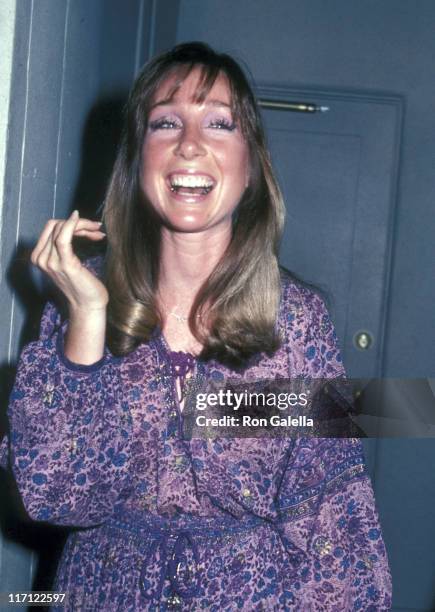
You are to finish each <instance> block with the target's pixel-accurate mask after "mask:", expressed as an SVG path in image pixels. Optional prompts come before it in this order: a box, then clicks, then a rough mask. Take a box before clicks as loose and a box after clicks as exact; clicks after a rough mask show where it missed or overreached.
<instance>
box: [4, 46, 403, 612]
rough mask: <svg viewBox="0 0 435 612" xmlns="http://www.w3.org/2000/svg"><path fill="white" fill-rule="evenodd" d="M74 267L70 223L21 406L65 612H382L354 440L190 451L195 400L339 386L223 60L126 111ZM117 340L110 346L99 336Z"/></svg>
mask: <svg viewBox="0 0 435 612" xmlns="http://www.w3.org/2000/svg"><path fill="white" fill-rule="evenodd" d="M103 219H104V221H105V226H106V228H107V238H108V248H107V254H106V257H105V259H104V261H103V260H102V259H101V258H94V259H91V260H88V261H86V262H85V263H84V265H82V264H81V262H80V261H79V260H78V258H77V257H76V256H75V255H74V252H73V250H72V247H71V242H72V238H73V237H74V236H85V237H87V238H89V239H91V240H101V238H102V237H103V236H104V234H103V233H102V232H101V230H100V225H99V224H96V223H95V222H92V221H89V220H86V219H79V217H78V215H77V213H73V214H72V215H71V217H70V218H69V219H68V220H66V221H62V220H52V221H49V222H48V223H47V225H46V227H45V229H44V231H43V233H42V234H41V237H40V239H39V241H38V244H37V245H36V247H35V249H34V251H33V253H32V262H33V263H34V264H35V265H37V266H39V267H40V268H41V269H42V270H44V271H45V272H46V273H47V274H48V275H49V276H50V277H51V278H52V279H53V281H54V282H55V283H56V285H57V286H58V287H59V288H60V289H61V290H62V292H63V295H64V296H65V298H66V304H67V308H68V313H67V318H64V317H63V316H62V315H61V314H60V312H59V311H58V310H57V309H56V307H55V306H54V304H52V303H49V304H48V305H47V307H46V309H45V312H44V315H43V319H42V323H41V335H40V339H39V340H38V341H37V342H33V343H31V344H29V345H28V346H26V347H25V348H24V350H23V353H22V355H21V358H20V363H19V368H18V374H17V379H16V383H15V387H14V390H13V392H12V395H11V402H10V408H9V419H10V426H11V436H10V464H11V467H12V469H13V471H14V474H15V477H16V480H17V483H18V486H19V489H20V491H21V494H22V497H23V500H24V503H25V505H26V508H27V511H28V512H29V514H30V516H31V517H32V518H34V519H35V520H39V521H48V522H51V523H55V524H61V525H70V526H74V527H76V528H81V529H75V530H74V531H72V533H71V535H70V536H69V539H68V542H67V545H66V548H65V550H64V553H63V556H62V559H61V562H60V566H59V569H58V573H57V577H56V584H55V587H54V588H55V590H56V591H61V592H66V593H68V599H67V603H66V609H68V610H92V611H94V610H167V609H180V610H201V609H202V610H215V611H217V610H219V611H221V610H249V611H252V610H303V611H306V610H316V611H318V610H325V611H333V610H340V611H342V610H373V611H374V610H376V611H379V610H388V609H389V608H390V604H391V578H390V573H389V568H388V561H387V556H386V551H385V546H384V543H383V540H382V536H381V532H380V526H379V520H378V515H377V512H376V508H375V502H374V499H373V492H372V487H371V483H370V480H369V477H368V475H367V473H366V470H365V464H364V457H363V453H362V447H361V444H360V442H359V441H358V440H357V439H354V438H351V439H337V438H333V439H323V438H298V439H292V440H289V439H286V438H285V437H281V438H261V437H260V438H258V437H257V438H234V437H233V438H231V437H228V438H219V437H217V438H213V439H207V438H204V437H196V438H192V439H190V440H189V439H184V437H183V435H182V425H183V413H182V410H183V408H184V400H185V397H186V393H187V389H186V388H187V386H188V384H189V382H190V383H192V381H195V380H199V379H201V380H212V381H220V382H221V381H224V380H226V379H227V378H231V379H232V380H236V381H237V380H238V381H240V382H246V381H255V380H260V379H276V378H284V379H285V378H290V377H301V378H321V377H323V378H332V377H337V376H340V375H343V372H344V370H343V367H342V364H341V358H340V354H339V349H338V345H337V340H336V336H335V332H334V329H333V326H332V323H331V320H330V318H329V316H328V313H327V310H326V308H325V305H324V303H323V301H322V300H321V299H320V298H319V297H318V296H317V295H316V294H315V293H313V292H312V291H310V290H308V289H307V288H305V287H303V286H301V285H300V284H298V283H296V282H295V281H294V280H292V278H291V277H290V276H289V275H287V274H286V273H284V271H282V270H281V271H280V269H279V267H278V263H277V251H278V242H279V238H280V234H281V230H282V225H283V204H282V201H281V197H280V193H279V189H278V187H277V184H276V182H275V179H274V177H273V173H272V170H271V167H270V163H269V158H268V154H267V151H266V148H265V144H264V138H263V132H262V128H261V124H260V119H259V115H258V111H257V107H256V104H255V100H254V98H253V95H252V92H251V90H250V88H249V85H248V83H247V81H246V78H245V77H244V75H243V73H242V71H241V69H240V68H239V66H238V65H237V64H236V63H235V62H234V60H232V59H231V58H230V57H228V56H226V55H222V54H217V53H215V52H214V51H213V50H211V49H210V48H209V47H208V46H206V45H203V44H200V43H188V44H184V45H179V46H177V47H175V48H174V49H173V50H172V51H170V52H168V53H166V54H164V55H162V56H159V57H158V58H156V59H154V60H153V61H151V62H150V63H149V64H148V65H146V66H145V68H144V69H143V71H142V73H141V74H140V75H139V77H138V79H137V81H136V83H135V85H134V87H133V90H132V93H131V95H130V98H129V101H128V104H127V108H126V117H125V129H124V133H123V138H122V143H121V147H120V150H119V154H118V157H117V160H116V163H115V168H114V172H113V176H112V180H111V184H110V187H109V191H108V196H107V199H106V203H105V209H104V214H103ZM106 329H107V332H106Z"/></svg>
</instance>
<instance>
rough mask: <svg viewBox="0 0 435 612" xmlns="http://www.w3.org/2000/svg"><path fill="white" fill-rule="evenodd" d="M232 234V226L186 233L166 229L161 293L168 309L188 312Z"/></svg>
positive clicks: (161, 265) (161, 261)
mask: <svg viewBox="0 0 435 612" xmlns="http://www.w3.org/2000/svg"><path fill="white" fill-rule="evenodd" d="M230 238H231V228H230V227H226V226H225V227H223V228H222V229H220V228H219V230H217V231H215V232H210V233H207V232H197V233H192V234H188V233H183V232H171V231H169V230H167V229H166V228H163V229H162V240H161V251H160V267H159V294H160V296H161V299H162V300H163V302H164V304H165V306H166V308H167V309H172V308H175V307H177V308H178V310H179V311H180V312H183V313H186V312H188V310H189V309H190V306H191V305H192V302H193V300H194V299H195V296H196V294H197V292H198V290H199V288H200V287H201V285H202V284H203V282H204V281H205V280H206V279H207V278H208V276H209V275H210V273H211V272H212V271H213V269H214V267H215V266H216V264H217V262H218V261H219V259H220V257H221V256H222V254H223V253H224V251H225V249H226V247H227V245H228V243H229V241H230Z"/></svg>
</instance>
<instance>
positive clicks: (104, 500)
mask: <svg viewBox="0 0 435 612" xmlns="http://www.w3.org/2000/svg"><path fill="white" fill-rule="evenodd" d="M66 328H67V321H64V322H62V321H61V316H60V314H59V312H58V310H57V308H56V307H55V305H54V304H53V303H51V302H48V303H47V305H46V307H45V309H44V313H43V316H42V320H41V326H40V336H39V339H38V340H37V341H35V342H31V343H29V344H27V345H26V346H25V347H24V349H23V351H22V353H21V355H20V359H19V363H18V370H17V375H16V379H15V384H14V387H13V390H12V393H11V396H10V402H9V407H8V418H9V430H10V431H9V439H8V440H4V441H3V444H2V446H1V449H2V453H3V455H2V464H3V466H4V467H7V466H8V467H10V468H11V470H12V472H13V474H14V476H15V479H16V482H17V485H18V489H19V491H20V494H21V496H22V499H23V502H24V506H25V508H26V510H27V512H28V514H29V515H30V517H31V518H32V519H34V520H37V521H48V522H50V523H54V524H59V525H75V526H90V525H94V524H97V523H100V522H103V521H104V520H105V518H106V517H108V516H109V515H110V514H111V513H112V512H113V509H114V506H115V504H116V503H117V502H118V501H119V500H120V498H121V497H122V493H123V490H124V488H125V485H126V482H127V477H128V458H129V440H130V439H131V436H130V435H129V430H130V427H131V418H130V415H129V412H128V404H127V403H126V402H124V401H123V399H122V395H121V389H122V387H121V385H120V379H119V376H120V375H119V359H118V358H116V357H114V356H113V355H112V354H111V353H110V351H109V350H108V349H107V347H106V348H105V353H104V355H103V357H102V358H101V359H100V360H99V361H98V362H96V363H94V364H91V365H80V364H76V363H73V362H71V361H69V360H68V359H67V357H66V356H65V354H64V350H63V342H64V334H65V331H66Z"/></svg>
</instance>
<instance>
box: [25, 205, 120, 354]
mask: <svg viewBox="0 0 435 612" xmlns="http://www.w3.org/2000/svg"><path fill="white" fill-rule="evenodd" d="M100 225H101V224H100V223H99V222H97V221H90V220H89V219H80V218H79V214H78V211H74V212H73V213H72V214H71V216H70V217H69V218H68V219H66V220H64V219H50V221H48V222H47V223H46V225H45V227H44V229H43V231H42V234H41V236H40V238H39V240H38V242H37V244H36V246H35V248H34V249H33V251H32V254H31V256H30V259H31V262H32V263H33V264H34V265H35V266H38V268H40V269H41V270H42V271H43V272H45V273H46V274H47V275H48V276H49V277H50V278H51V279H52V281H53V282H54V283H55V284H56V285H57V286H58V287H59V289H60V290H61V291H62V292H63V294H64V295H65V297H66V299H67V302H68V309H69V321H68V329H67V334H66V338H65V345H64V352H65V356H66V357H67V358H68V359H69V360H70V361H73V362H75V363H80V364H83V365H89V364H93V363H95V362H97V361H98V360H99V359H100V358H101V357H102V356H103V353H104V341H105V330H106V310H107V303H108V301H109V294H108V292H107V289H106V287H105V286H104V284H103V283H102V282H101V281H100V280H99V279H98V278H97V277H96V276H95V275H94V274H93V273H92V272H90V271H89V270H87V269H86V268H85V267H84V266H83V265H82V263H81V262H80V259H79V258H78V257H77V255H75V254H74V251H73V248H72V239H73V237H74V236H84V237H86V238H89V239H90V240H101V239H102V238H104V236H105V234H104V233H103V232H102V231H100V229H99V228H100Z"/></svg>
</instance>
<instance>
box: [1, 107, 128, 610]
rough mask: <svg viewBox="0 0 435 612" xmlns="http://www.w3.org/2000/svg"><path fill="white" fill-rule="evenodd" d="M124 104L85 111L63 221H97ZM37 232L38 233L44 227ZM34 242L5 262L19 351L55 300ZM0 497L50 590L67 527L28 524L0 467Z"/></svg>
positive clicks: (4, 371)
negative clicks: (17, 317) (35, 258)
mask: <svg viewBox="0 0 435 612" xmlns="http://www.w3.org/2000/svg"><path fill="white" fill-rule="evenodd" d="M124 103H125V97H124V98H122V97H121V96H120V97H118V98H113V99H109V100H103V101H102V102H100V103H98V104H97V105H96V106H95V107H94V108H93V109H92V110H91V112H90V113H89V116H88V119H87V121H86V127H85V132H84V135H83V144H82V151H81V166H80V173H79V179H78V181H77V185H76V188H75V191H74V195H73V197H72V200H71V202H70V203H69V206H68V208H69V211H70V212H67V211H65V212H62V213H60V214H59V216H61V215H62V216H63V217H66V216H68V215H69V214H70V213H71V211H72V210H74V209H76V208H77V209H78V210H79V212H80V216H81V217H86V218H89V219H96V218H99V214H100V212H101V211H100V210H98V209H99V208H100V207H101V206H102V203H103V201H104V196H105V191H106V188H107V184H108V180H109V177H110V173H111V170H112V167H113V163H114V161H115V156H116V153H117V146H118V143H119V140H120V135H121V125H122V113H123V105H124ZM40 230H41V231H42V228H40ZM36 240H37V237H35V242H34V243H33V244H29V243H24V242H20V243H19V244H18V247H17V249H16V251H15V253H13V255H12V257H11V259H10V261H9V262H8V264H7V275H6V276H7V280H8V283H9V286H10V287H11V289H12V290H13V292H14V295H15V298H16V300H17V301H18V302H19V304H20V308H21V310H22V311H23V313H24V320H25V323H24V325H23V327H22V330H21V333H20V340H19V347H20V350H21V349H22V347H23V346H24V345H25V344H27V343H29V342H31V341H32V340H35V339H36V338H37V337H38V333H39V321H40V318H41V314H42V310H43V307H44V304H45V303H46V301H47V300H48V299H58V298H59V292H57V291H56V288H55V287H54V285H53V283H51V282H50V280H49V279H48V277H46V276H45V275H43V274H42V273H39V272H38V270H37V269H35V268H33V266H32V264H31V263H30V254H31V252H32V250H33V248H34V246H35V244H36ZM104 248H105V245H104V241H103V243H91V242H90V241H89V240H86V239H81V238H77V239H75V240H74V250H75V252H76V253H77V254H78V255H79V257H80V258H84V257H88V256H92V255H95V254H97V253H100V252H101V251H104ZM16 368H17V364H14V365H10V364H8V363H3V364H0V439H1V438H3V435H4V433H5V432H6V431H7V418H6V413H7V407H8V401H9V396H10V393H11V391H12V387H13V384H14V380H15V375H16ZM0 499H1V500H2V504H1V505H0V529H1V531H2V534H3V537H4V538H5V539H7V540H9V541H11V542H15V543H17V544H19V545H20V546H22V547H24V548H25V549H28V551H29V552H32V551H33V552H36V554H37V556H38V564H37V568H36V571H35V575H34V580H33V584H32V590H34V591H47V590H51V589H52V583H53V579H54V576H55V572H56V567H57V563H58V560H59V557H60V554H61V552H62V549H63V547H64V544H65V539H66V537H67V535H68V529H66V528H61V527H55V526H52V525H47V524H45V523H35V522H32V521H31V520H30V519H29V517H28V516H27V513H26V511H25V509H24V506H23V503H22V501H21V498H20V495H19V492H18V490H17V487H16V485H15V482H14V479H13V477H12V476H11V475H10V474H9V473H7V472H5V471H4V470H2V469H0ZM5 562H7V559H6V558H5ZM9 588H12V585H9ZM40 609H44V608H40ZM47 609H48V608H47Z"/></svg>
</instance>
